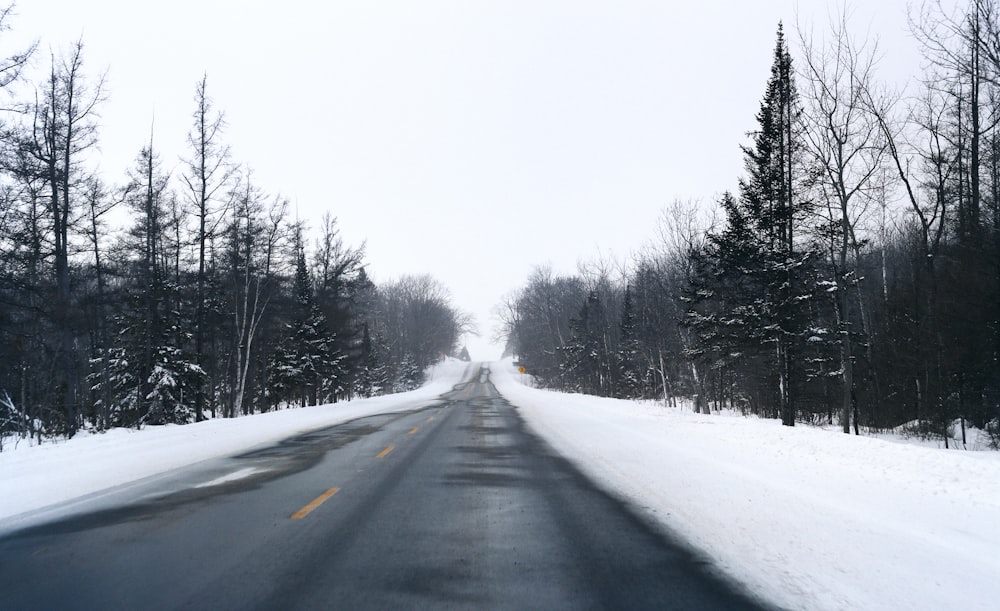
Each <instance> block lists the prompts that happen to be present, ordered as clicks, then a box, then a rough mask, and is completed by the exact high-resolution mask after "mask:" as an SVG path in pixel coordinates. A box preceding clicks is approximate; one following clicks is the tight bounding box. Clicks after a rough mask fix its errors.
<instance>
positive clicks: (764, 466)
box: [492, 361, 1000, 609]
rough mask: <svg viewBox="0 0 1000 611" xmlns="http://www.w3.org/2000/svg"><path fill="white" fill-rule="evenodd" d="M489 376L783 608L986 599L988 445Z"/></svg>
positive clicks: (987, 604) (996, 588) (999, 479)
mask: <svg viewBox="0 0 1000 611" xmlns="http://www.w3.org/2000/svg"><path fill="white" fill-rule="evenodd" d="M492 369H493V375H492V380H493V382H494V383H495V384H496V386H497V388H498V389H499V391H500V393H501V394H503V395H504V397H506V398H507V399H508V400H509V401H510V402H511V403H512V404H514V405H516V406H517V407H518V408H519V411H520V413H521V414H522V415H523V416H524V418H525V419H526V420H527V422H528V424H529V425H530V426H531V428H532V429H533V430H534V431H536V432H537V433H538V434H540V435H541V436H543V437H544V438H545V439H546V440H547V441H548V442H549V443H550V444H551V445H552V446H553V447H554V448H555V449H556V450H558V451H559V452H560V453H562V454H563V455H565V456H566V457H568V458H570V459H571V460H573V461H574V462H576V463H577V464H578V465H579V466H580V467H581V468H582V469H583V470H584V471H585V472H586V473H587V474H588V475H589V476H590V477H592V478H594V479H595V480H596V481H598V482H600V483H601V484H602V485H603V486H604V487H605V488H606V489H608V490H610V491H613V492H615V493H617V494H619V495H620V496H622V497H624V498H627V499H629V500H630V501H631V502H632V503H633V504H635V505H636V506H638V507H640V508H642V509H643V510H644V511H646V512H647V513H648V514H649V515H651V516H652V517H653V518H654V519H656V520H658V521H659V522H661V523H662V524H663V525H665V526H666V527H668V528H669V529H672V530H674V531H675V532H678V533H680V534H681V535H682V536H684V537H685V538H687V540H688V541H690V542H691V543H692V544H693V545H694V546H695V547H696V548H698V549H700V550H701V551H702V552H703V553H705V554H707V555H708V556H709V557H710V558H712V559H713V560H714V562H715V563H716V565H717V566H718V567H719V568H720V569H721V570H723V571H724V572H725V573H727V574H729V575H731V576H732V577H733V578H735V579H736V580H738V581H739V582H741V583H743V584H744V585H745V586H746V587H748V588H750V590H751V591H753V592H754V593H756V594H758V595H760V596H761V597H762V598H764V599H765V600H768V601H771V602H773V603H775V604H778V605H780V606H781V607H787V608H794V609H931V608H950V607H953V606H955V607H958V608H962V609H995V608H997V601H1000V529H998V528H997V527H996V526H997V520H998V519H1000V454H998V453H996V452H957V451H941V450H934V449H929V448H924V447H918V446H908V445H901V444H898V443H892V442H887V441H882V440H878V439H872V438H867V437H854V436H848V435H842V434H831V433H830V432H827V431H823V430H818V429H813V428H808V427H795V428H787V427H782V426H780V424H779V423H778V422H776V421H769V420H758V419H746V418H742V417H739V416H720V415H711V416H707V415H700V414H694V413H691V412H689V411H682V410H677V409H669V408H664V407H659V406H655V405H652V404H641V403H636V402H632V401H620V400H613V399H602V398H597V397H590V396H585V395H573V394H563V393H555V392H550V391H544V390H538V389H534V388H529V387H527V386H525V385H523V384H522V383H521V380H520V378H521V376H520V374H518V373H517V372H516V371H514V369H513V368H512V367H511V366H510V362H509V361H506V362H504V363H502V364H499V363H498V364H494V365H493V367H492Z"/></svg>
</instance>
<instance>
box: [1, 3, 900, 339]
mask: <svg viewBox="0 0 1000 611" xmlns="http://www.w3.org/2000/svg"><path fill="white" fill-rule="evenodd" d="M906 5H907V2H906V1H905V0H879V1H878V2H856V3H854V6H853V8H852V14H853V16H852V23H853V24H854V26H855V28H854V29H855V30H856V31H857V32H858V33H859V34H864V33H865V32H866V31H868V30H871V32H872V33H873V34H876V35H878V36H879V38H880V39H881V47H882V52H883V54H884V57H883V60H882V65H881V69H882V72H883V74H885V75H886V78H888V79H892V80H895V81H897V82H900V81H902V80H904V79H905V78H906V77H910V76H915V75H917V74H918V72H919V57H918V55H917V54H916V52H915V48H916V47H915V43H914V42H913V40H912V39H911V38H910V36H909V34H908V30H907V20H906V14H907V7H906ZM838 6H839V3H836V2H826V1H821V0H800V1H798V2H795V1H793V0H754V1H743V0H730V1H723V0H690V1H688V2H676V1H668V0H660V1H653V0H649V1H645V2H644V1H638V0H617V1H610V0H609V1H607V2H589V1H586V0H565V1H544V0H530V1H516V0H503V1H495V2H476V1H472V0H455V1H451V2H447V1H439V0H433V1H427V0H422V1H417V0H412V1H401V2H388V1H376V0H357V1H350V2H346V1H340V0H332V1H329V2H315V1H301V0H282V1H279V2H274V1H273V0H272V1H269V2H257V1H239V2H237V1H232V2H223V1H219V0H198V1H191V0H171V1H164V2H145V1H137V0H131V1H129V0H120V1H113V0H86V1H83V0H19V2H18V6H17V9H16V10H17V15H16V16H15V17H14V19H13V20H12V22H11V25H12V27H13V28H14V31H13V32H10V33H7V34H5V41H6V42H7V44H6V45H5V48H4V50H5V51H8V52H9V51H10V50H12V47H11V45H13V44H16V43H17V42H18V41H19V40H25V39H29V38H37V39H39V40H40V42H41V47H40V49H39V50H40V53H39V56H38V58H37V60H38V61H37V62H36V63H37V64H38V66H37V68H39V69H42V68H44V64H45V63H46V62H47V61H48V57H49V52H50V51H53V52H56V53H58V52H60V51H61V50H63V49H65V48H66V47H67V46H68V45H69V44H70V43H72V42H73V41H75V40H77V39H79V38H80V37H81V36H82V38H83V41H84V45H85V56H84V57H85V61H86V62H87V69H88V73H89V74H91V75H95V76H96V75H97V74H99V73H100V72H102V71H104V70H105V69H106V70H107V71H108V81H107V83H108V94H109V98H108V101H107V102H106V103H105V104H104V105H103V107H102V110H101V115H102V119H101V124H102V127H101V159H100V168H101V173H102V176H103V177H104V178H105V179H106V180H108V181H111V182H121V181H123V180H124V176H125V171H126V169H127V168H128V167H130V166H131V165H132V162H133V159H134V158H135V156H136V154H137V153H138V151H139V150H140V148H141V147H142V146H143V144H144V143H145V142H146V141H147V139H148V135H149V129H150V124H151V122H152V120H153V116H154V113H155V122H156V146H157V147H159V149H160V151H161V154H162V158H163V159H164V161H165V162H166V163H167V164H168V165H170V166H174V167H176V166H177V165H178V161H177V160H178V159H179V157H180V156H181V155H182V154H183V153H184V142H185V135H186V133H187V130H188V128H189V125H190V115H191V113H192V111H193V109H194V104H193V95H194V89H195V83H196V82H197V81H198V80H199V79H200V78H201V76H202V74H203V73H207V74H208V92H209V95H210V96H211V97H212V98H213V99H214V100H215V103H216V105H217V106H218V107H219V108H220V109H223V110H224V111H225V114H226V118H227V121H228V123H229V127H228V131H227V133H226V139H227V141H228V142H229V143H230V145H231V146H232V150H233V154H234V157H235V158H236V160H237V161H240V162H242V163H245V164H246V165H247V166H249V167H251V168H252V169H253V171H254V174H255V176H256V178H257V181H258V183H259V184H260V185H261V186H262V187H263V188H264V189H266V190H267V191H269V192H272V193H281V194H284V195H286V196H288V197H289V198H290V199H291V200H292V201H293V202H294V203H295V204H296V205H297V208H298V212H299V215H300V216H301V217H302V218H305V219H307V220H310V221H312V224H313V226H314V227H315V226H316V225H318V220H319V218H320V217H321V216H322V214H323V212H325V211H330V212H331V213H332V214H333V215H335V216H337V217H338V218H339V221H340V226H341V229H342V231H343V234H344V236H345V237H346V238H347V240H348V241H349V242H351V243H355V244H357V243H360V242H362V241H363V240H367V253H368V257H367V260H368V269H369V271H370V273H371V274H372V276H373V277H374V278H375V279H376V281H385V280H388V279H391V278H395V277H398V276H400V275H402V274H415V273H430V274H432V275H434V276H435V277H437V278H438V279H439V280H441V281H442V282H443V283H444V284H446V285H447V286H448V287H449V289H450V290H451V292H452V294H453V296H454V298H455V303H456V305H457V306H458V307H459V308H461V309H463V310H466V311H468V312H470V313H472V314H474V315H475V316H476V318H477V319H478V321H479V325H480V327H481V329H482V331H483V335H484V336H485V337H488V336H489V335H490V334H491V331H492V327H493V326H494V322H493V321H492V320H491V318H490V312H491V309H492V308H493V307H494V305H495V304H496V303H497V302H498V301H499V300H500V299H501V297H502V296H503V295H504V294H506V293H508V292H510V291H511V290H513V289H516V288H517V287H519V286H520V285H521V284H522V283H523V282H524V280H525V279H526V277H527V276H528V274H529V273H530V271H531V269H532V268H533V267H534V266H536V265H539V264H551V265H552V267H553V268H554V269H555V270H556V271H557V272H561V273H572V272H573V271H574V270H575V268H576V264H577V262H578V261H579V260H585V259H592V258H595V257H597V256H598V255H599V254H603V255H605V256H616V257H619V258H627V257H628V256H629V254H630V253H632V252H633V251H635V250H638V249H640V248H641V247H642V246H643V245H644V244H646V243H648V242H649V241H650V240H652V239H653V237H654V234H655V231H654V228H655V225H656V221H657V217H658V216H659V213H660V210H661V209H662V208H663V207H664V206H665V205H666V204H668V203H669V202H671V201H672V200H674V199H697V200H702V201H704V202H706V205H707V203H708V202H711V201H712V200H713V199H714V198H715V197H716V196H717V195H718V194H719V193H721V192H722V191H724V190H726V189H733V188H735V186H736V181H737V179H738V177H739V175H740V173H741V172H742V159H741V154H740V149H739V145H740V144H743V143H745V142H746V137H745V134H746V132H747V131H748V130H750V129H752V128H753V127H754V115H755V113H756V112H757V110H758V106H759V103H760V99H761V96H762V94H763V90H764V85H765V82H766V80H767V78H768V73H769V69H770V63H771V59H772V51H773V47H774V40H775V31H776V28H777V24H778V21H779V20H783V21H784V22H785V26H786V31H787V33H788V37H789V39H790V41H791V42H792V43H793V54H795V44H794V43H795V41H796V38H797V34H796V33H795V27H796V23H797V22H798V23H802V24H804V25H812V27H813V28H814V29H815V32H816V33H817V34H821V33H822V32H823V31H824V30H825V29H826V24H827V23H828V16H829V15H830V13H831V11H833V12H836V10H837V7H838ZM470 350H471V351H472V353H473V357H474V358H477V359H491V358H494V357H496V356H498V355H499V350H500V348H498V347H490V346H488V345H487V344H486V342H485V338H484V339H483V340H471V341H470Z"/></svg>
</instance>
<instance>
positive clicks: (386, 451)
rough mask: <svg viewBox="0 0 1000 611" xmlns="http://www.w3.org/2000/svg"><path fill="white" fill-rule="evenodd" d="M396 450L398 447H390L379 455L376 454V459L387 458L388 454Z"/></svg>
mask: <svg viewBox="0 0 1000 611" xmlns="http://www.w3.org/2000/svg"><path fill="white" fill-rule="evenodd" d="M395 449H396V446H389V447H388V448H386V449H384V450H382V451H381V452H379V453H378V454H376V455H375V458H385V456H386V454H388V453H389V452H392V451H393V450H395Z"/></svg>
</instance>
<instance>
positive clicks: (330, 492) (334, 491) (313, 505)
mask: <svg viewBox="0 0 1000 611" xmlns="http://www.w3.org/2000/svg"><path fill="white" fill-rule="evenodd" d="M338 492H340V488H330V489H329V490H327V491H326V492H324V493H323V494H321V495H319V496H318V497H316V500H314V501H313V502H312V503H309V504H308V505H306V506H305V507H303V508H302V509H300V510H298V511H296V512H295V513H293V514H292V519H293V520H301V519H302V518H304V517H306V516H307V515H309V514H310V513H311V512H312V510H313V509H316V508H317V507H319V506H320V505H322V504H323V502H324V501H326V499H328V498H330V497H331V496H333V495H335V494H337V493H338Z"/></svg>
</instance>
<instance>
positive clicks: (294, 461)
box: [0, 369, 759, 609]
mask: <svg viewBox="0 0 1000 611" xmlns="http://www.w3.org/2000/svg"><path fill="white" fill-rule="evenodd" d="M331 409H336V407H333V408H331ZM122 495H123V496H124V495H125V493H123V494H122ZM127 495H128V499H116V500H115V504H114V505H113V506H104V507H99V508H92V509H90V510H88V511H85V512H83V513H77V514H74V515H71V516H69V517H65V518H63V519H60V520H57V521H53V522H48V523H44V524H37V525H34V526H31V527H30V528H26V529H23V530H21V531H18V532H14V533H9V534H7V535H5V536H4V537H2V538H0V607H2V608H5V609H114V608H117V609H387V608H406V609H413V608H461V609H751V608H759V607H758V606H757V603H755V602H754V601H752V600H751V599H750V598H748V597H746V596H745V595H743V594H741V593H740V592H738V591H737V590H736V589H735V588H734V587H733V586H732V585H731V584H729V583H728V582H726V581H724V580H723V579H720V578H719V577H717V576H715V575H714V574H713V572H712V571H711V569H710V567H709V566H708V565H707V564H706V563H705V562H704V561H703V560H701V559H700V558H699V557H698V556H697V555H696V554H694V553H692V552H691V551H690V550H688V549H687V548H686V547H685V546H684V545H683V543H679V542H675V541H672V540H671V539H670V538H669V537H668V536H666V535H664V534H663V533H662V532H661V531H658V530H656V529H654V528H651V527H650V526H649V525H648V524H647V523H646V522H644V521H643V520H642V519H640V518H639V517H637V515H636V514H635V513H633V512H632V511H630V510H629V508H628V507H627V505H625V504H624V503H622V502H620V501H619V500H618V499H615V498H613V497H611V496H609V495H607V494H605V493H604V492H602V491H601V490H599V489H598V488H596V487H595V486H594V485H593V484H592V483H591V482H589V481H588V480H587V479H586V478H585V477H584V476H583V475H581V474H580V472H579V471H577V470H576V469H575V468H574V467H573V466H572V465H570V464H569V463H568V462H567V461H566V460H564V459H562V458H561V457H559V456H557V455H555V454H554V452H553V451H552V450H551V449H550V448H549V447H548V446H547V445H546V444H545V443H544V442H542V441H541V440H540V439H539V438H537V437H535V436H534V435H532V434H531V433H530V432H529V431H527V430H526V427H525V426H524V423H523V421H522V420H521V418H520V417H519V416H518V414H517V410H516V409H515V408H513V407H512V406H511V405H510V404H508V403H507V402H506V401H505V400H504V399H503V397H501V396H500V395H499V393H498V392H497V391H496V389H495V388H494V387H493V385H492V384H490V382H489V371H488V370H487V369H483V370H481V371H479V370H474V374H473V376H472V377H471V378H470V379H469V380H468V382H466V383H464V384H461V385H459V386H456V387H455V390H454V391H453V392H451V393H449V394H446V395H444V396H442V397H441V398H440V399H439V400H438V401H436V402H433V403H431V404H428V405H427V406H426V407H423V408H421V409H417V410H410V411H403V412H399V413H393V414H385V415H380V416H374V417H369V418H362V419H359V420H355V421H352V422H349V423H345V424H342V425H338V426H335V427H331V428H329V429H324V430H319V431H314V432H311V433H308V434H304V435H300V436H297V437H293V438H291V439H288V440H286V441H284V442H282V443H280V444H278V445H275V446H273V447H268V448H263V449H259V450H256V451H253V452H249V453H246V454H243V455H240V456H235V457H232V458H230V459H226V460H223V461H214V462H211V463H207V464H203V465H198V466H195V467H193V468H191V469H188V470H185V471H183V472H182V473H180V474H177V475H175V476H172V477H171V478H159V479H156V480H155V481H151V482H148V483H146V484H144V485H142V486H137V487H132V488H130V489H129V490H128V492H127ZM104 502H105V503H107V501H104Z"/></svg>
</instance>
